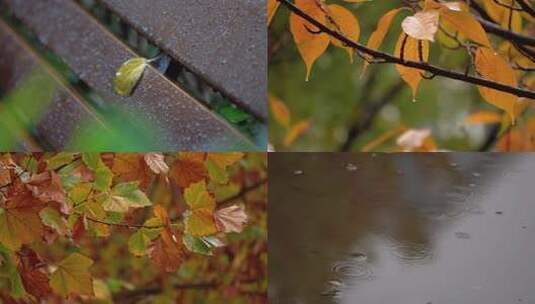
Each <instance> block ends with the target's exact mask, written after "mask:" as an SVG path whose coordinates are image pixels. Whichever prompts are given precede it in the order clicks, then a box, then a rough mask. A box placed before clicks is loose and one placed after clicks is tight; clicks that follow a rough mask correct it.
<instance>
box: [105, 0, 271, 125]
mask: <svg viewBox="0 0 535 304" xmlns="http://www.w3.org/2000/svg"><path fill="white" fill-rule="evenodd" d="M101 2H104V3H105V4H106V5H108V6H109V7H110V8H111V9H112V10H113V11H115V12H116V13H118V14H119V15H120V16H121V17H122V18H124V19H125V20H127V21H128V22H129V23H131V24H132V25H133V26H134V27H136V28H137V29H138V30H139V31H141V32H142V33H143V34H144V35H146V36H147V37H150V38H151V39H152V40H153V41H155V42H156V44H157V45H158V46H159V47H161V48H163V49H165V50H166V51H167V52H168V53H169V54H170V55H172V56H173V57H175V58H176V59H177V60H178V61H180V62H181V63H183V64H184V65H186V66H187V67H188V68H190V69H191V70H192V71H194V72H196V73H198V74H199V75H201V76H202V77H204V78H205V79H207V80H208V81H209V82H210V83H212V84H213V85H214V86H215V87H217V88H218V89H220V90H221V91H223V92H225V93H227V94H228V95H230V96H231V97H232V98H233V99H234V100H236V102H238V103H240V104H241V105H243V106H244V107H246V108H248V109H249V110H250V111H252V112H253V113H255V114H256V115H257V116H260V117H262V118H264V119H267V105H266V96H267V92H266V85H265V84H266V83H267V66H266V65H267V62H266V56H267V27H266V1H265V0H218V1H213V0H197V1H190V0H154V1H147V0H101Z"/></svg>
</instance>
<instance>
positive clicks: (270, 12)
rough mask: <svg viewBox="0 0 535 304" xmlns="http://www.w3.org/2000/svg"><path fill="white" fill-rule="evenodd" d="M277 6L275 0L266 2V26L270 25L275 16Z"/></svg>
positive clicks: (278, 3) (277, 2)
mask: <svg viewBox="0 0 535 304" xmlns="http://www.w3.org/2000/svg"><path fill="white" fill-rule="evenodd" d="M279 5H280V2H279V1H277V0H268V2H267V18H268V20H267V24H268V25H269V24H270V23H271V20H272V19H273V16H275V13H276V12H277V9H278V8H279Z"/></svg>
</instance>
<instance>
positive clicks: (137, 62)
mask: <svg viewBox="0 0 535 304" xmlns="http://www.w3.org/2000/svg"><path fill="white" fill-rule="evenodd" d="M148 62H149V61H148V60H147V59H145V58H140V57H138V58H132V59H130V60H128V61H126V62H125V63H123V64H122V65H121V67H120V68H119V70H118V71H117V73H115V78H114V79H113V89H114V90H115V92H116V93H117V94H119V95H122V96H130V95H132V92H133V91H134V88H135V87H136V85H137V84H138V82H139V80H140V79H141V76H143V72H144V71H145V68H146V67H147V65H148Z"/></svg>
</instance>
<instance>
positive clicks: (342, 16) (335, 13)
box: [328, 4, 360, 63]
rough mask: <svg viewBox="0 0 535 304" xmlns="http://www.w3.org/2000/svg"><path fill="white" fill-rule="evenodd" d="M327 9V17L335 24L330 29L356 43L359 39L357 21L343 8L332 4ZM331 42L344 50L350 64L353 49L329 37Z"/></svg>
mask: <svg viewBox="0 0 535 304" xmlns="http://www.w3.org/2000/svg"><path fill="white" fill-rule="evenodd" d="M328 9H329V15H330V16H331V18H332V19H333V22H334V23H335V24H334V25H332V26H331V27H334V29H335V30H339V31H341V34H343V35H344V36H346V37H347V38H349V39H351V40H353V41H354V42H358V41H359V37H360V25H359V21H358V19H357V18H356V17H355V16H354V15H353V14H352V13H351V12H350V11H349V10H347V9H346V8H345V7H343V6H340V5H336V4H333V5H329V6H328ZM331 42H332V44H334V45H335V46H337V47H341V48H344V49H346V50H347V53H348V55H349V61H350V62H351V63H352V62H353V53H354V50H353V48H351V47H347V46H345V45H344V44H343V43H342V42H340V40H338V39H336V38H333V37H331Z"/></svg>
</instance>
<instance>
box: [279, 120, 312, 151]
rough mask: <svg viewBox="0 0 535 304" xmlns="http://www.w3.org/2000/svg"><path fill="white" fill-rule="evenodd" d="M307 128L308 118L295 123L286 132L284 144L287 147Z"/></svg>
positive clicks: (308, 126) (308, 125)
mask: <svg viewBox="0 0 535 304" xmlns="http://www.w3.org/2000/svg"><path fill="white" fill-rule="evenodd" d="M308 128H310V121H309V120H308V119H307V120H302V121H300V122H298V123H296V124H295V125H294V126H293V127H292V128H291V129H290V131H288V133H287V134H286V137H285V138H284V146H286V147H289V146H290V145H291V144H293V143H294V141H295V140H296V139H297V138H298V137H299V136H301V135H302V134H303V133H305V132H306V131H307V130H308Z"/></svg>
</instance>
